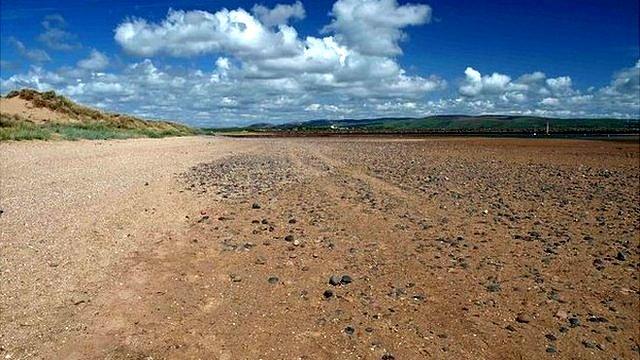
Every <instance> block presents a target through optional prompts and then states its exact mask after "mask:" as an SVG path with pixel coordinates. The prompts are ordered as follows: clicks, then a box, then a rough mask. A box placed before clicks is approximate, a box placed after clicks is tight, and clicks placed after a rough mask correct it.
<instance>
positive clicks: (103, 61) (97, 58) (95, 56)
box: [78, 49, 109, 71]
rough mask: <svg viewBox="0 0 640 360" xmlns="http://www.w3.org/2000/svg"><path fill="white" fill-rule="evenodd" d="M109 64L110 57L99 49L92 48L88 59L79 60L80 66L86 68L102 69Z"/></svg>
mask: <svg viewBox="0 0 640 360" xmlns="http://www.w3.org/2000/svg"><path fill="white" fill-rule="evenodd" d="M107 65H109V58H108V57H107V56H106V55H105V54H103V53H101V52H100V51H98V50H95V49H93V50H91V54H89V57H87V58H86V59H82V60H80V61H78V67H79V68H81V69H85V70H92V71H96V70H102V69H104V68H106V67H107Z"/></svg>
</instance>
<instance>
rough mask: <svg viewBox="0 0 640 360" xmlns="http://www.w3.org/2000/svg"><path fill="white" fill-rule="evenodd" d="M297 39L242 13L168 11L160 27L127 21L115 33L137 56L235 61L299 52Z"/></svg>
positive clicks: (291, 31) (292, 32)
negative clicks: (217, 56)
mask: <svg viewBox="0 0 640 360" xmlns="http://www.w3.org/2000/svg"><path fill="white" fill-rule="evenodd" d="M297 36H298V34H297V32H296V31H295V29H293V28H292V27H289V26H285V25H282V26H280V27H279V28H278V29H276V30H274V31H271V30H270V29H269V28H268V27H266V26H265V25H264V24H262V23H261V22H260V21H259V20H257V19H256V18H255V17H253V16H252V15H251V14H249V13H248V12H247V11H245V10H244V9H237V10H231V11H229V10H227V9H222V10H220V11H218V12H215V13H210V12H207V11H200V10H193V11H179V10H169V13H168V14H167V18H166V19H165V20H163V21H162V22H161V23H159V24H156V23H149V22H147V21H146V20H144V19H130V20H127V21H125V22H123V23H121V24H120V25H118V27H117V28H116V30H115V40H116V41H117V42H118V43H119V44H120V45H121V46H122V47H123V48H124V49H125V51H127V52H129V53H131V54H133V55H139V56H152V55H156V54H168V55H172V56H177V57H187V56H194V55H200V54H207V53H213V52H225V53H230V54H233V55H235V56H238V57H250V58H274V57H282V56H287V55H291V54H295V53H297V52H298V51H299V49H298V46H299V44H298V42H297Z"/></svg>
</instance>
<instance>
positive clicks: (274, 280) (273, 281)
mask: <svg viewBox="0 0 640 360" xmlns="http://www.w3.org/2000/svg"><path fill="white" fill-rule="evenodd" d="M267 281H268V282H269V284H277V283H278V281H280V279H278V277H277V276H271V277H269V278H268V279H267Z"/></svg>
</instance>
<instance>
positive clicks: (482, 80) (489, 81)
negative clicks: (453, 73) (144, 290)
mask: <svg viewBox="0 0 640 360" xmlns="http://www.w3.org/2000/svg"><path fill="white" fill-rule="evenodd" d="M464 74H465V80H464V82H463V84H462V85H461V86H460V89H459V91H460V94H462V95H465V96H478V95H483V94H498V93H502V92H504V91H505V90H506V89H507V86H508V85H509V84H510V82H511V78H510V77H509V76H507V75H504V74H499V73H493V74H491V75H484V76H483V75H481V74H480V72H479V71H478V70H476V69H474V68H472V67H468V68H467V69H466V70H465V71H464Z"/></svg>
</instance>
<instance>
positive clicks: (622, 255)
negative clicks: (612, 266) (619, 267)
mask: <svg viewBox="0 0 640 360" xmlns="http://www.w3.org/2000/svg"><path fill="white" fill-rule="evenodd" d="M616 260H619V261H625V260H627V255H625V253H624V252H622V251H618V255H616Z"/></svg>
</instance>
